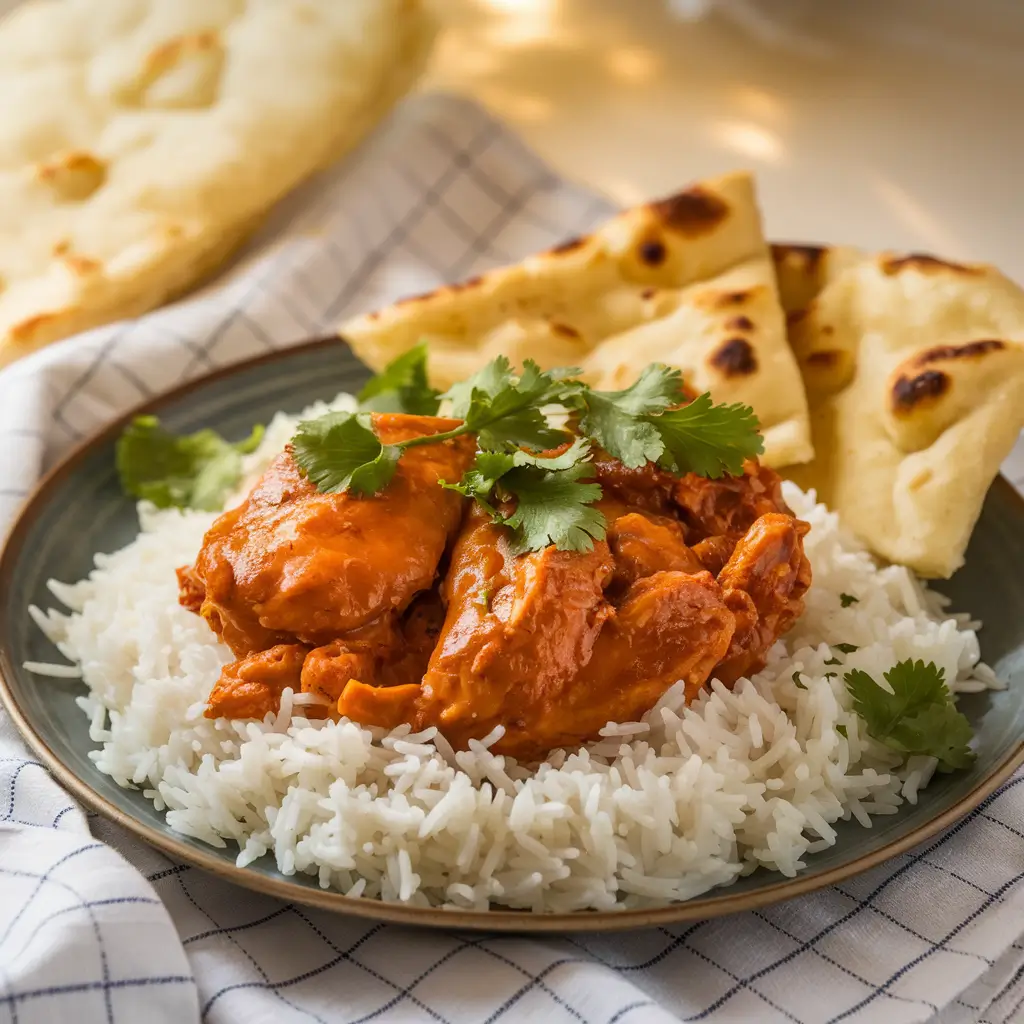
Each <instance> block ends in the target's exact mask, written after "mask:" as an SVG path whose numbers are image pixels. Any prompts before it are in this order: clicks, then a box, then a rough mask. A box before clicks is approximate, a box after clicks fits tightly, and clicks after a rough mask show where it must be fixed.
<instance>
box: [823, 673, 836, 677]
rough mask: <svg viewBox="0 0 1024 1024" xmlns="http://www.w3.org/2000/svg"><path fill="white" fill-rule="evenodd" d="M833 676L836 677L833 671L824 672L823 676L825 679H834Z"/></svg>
mask: <svg viewBox="0 0 1024 1024" xmlns="http://www.w3.org/2000/svg"><path fill="white" fill-rule="evenodd" d="M835 677H836V674H835V672H826V673H825V678H826V679H835Z"/></svg>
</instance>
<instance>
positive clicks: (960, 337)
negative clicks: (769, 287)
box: [774, 246, 1024, 577]
mask: <svg viewBox="0 0 1024 1024" xmlns="http://www.w3.org/2000/svg"><path fill="white" fill-rule="evenodd" d="M774 256H775V260H776V263H777V264H778V266H779V276H780V285H781V286H782V291H783V295H784V297H785V298H787V299H788V305H789V308H790V317H789V319H790V326H789V338H790V343H791V345H792V348H793V351H794V354H795V355H796V357H797V360H798V362H799V364H800V368H801V371H802V374H803V378H804V381H805V383H806V386H807V394H808V399H809V402H810V407H811V423H812V433H813V440H814V449H815V458H814V460H813V462H811V463H809V464H807V465H804V466H794V467H792V468H790V469H786V470H785V471H784V472H785V475H787V476H789V477H791V478H792V479H793V480H795V481H796V482H797V483H798V484H800V486H801V487H804V488H808V487H813V488H815V489H816V490H817V492H818V496H819V498H820V499H821V500H823V501H825V502H826V503H827V504H828V505H829V506H830V507H831V508H832V509H834V510H835V511H836V512H838V513H839V516H840V519H841V520H842V522H843V523H844V525H845V526H846V527H848V528H849V529H851V530H852V531H853V532H854V533H856V534H857V535H859V536H860V538H861V539H862V540H863V541H864V542H865V543H866V544H867V545H868V546H869V547H870V548H871V549H872V550H873V551H874V552H875V553H876V554H878V555H881V556H882V557H883V558H885V559H888V560H890V561H892V562H898V563H901V564H903V565H907V566H909V567H910V568H912V569H914V570H915V571H916V572H918V573H919V574H921V575H923V576H932V577H948V576H950V575H952V573H953V572H955V571H956V569H957V568H959V566H960V565H962V564H963V557H964V551H965V549H966V547H967V542H968V540H969V539H970V535H971V531H972V530H973V528H974V525H975V523H976V522H977V519H978V516H979V515H980V513H981V506H982V503H983V501H984V498H985V494H986V492H987V491H988V488H989V486H990V485H991V483H992V481H993V479H994V478H995V476H996V474H997V473H998V472H999V467H1000V465H1001V464H1002V462H1003V460H1004V459H1005V458H1006V456H1007V455H1008V454H1009V452H1010V450H1011V448H1012V447H1013V445H1014V443H1015V441H1016V439H1017V437H1018V435H1019V434H1020V431H1021V428H1022V427H1024V290H1022V289H1021V288H1020V287H1018V286H1017V285H1016V284H1015V283H1014V282H1012V281H1010V280H1009V279H1008V278H1006V277H1004V276H1003V275H1002V274H1000V273H999V272H998V271H997V270H995V269H994V268H993V267H989V266H984V265H964V264H958V263H950V262H947V261H944V260H940V259H936V258H934V257H931V256H925V255H919V254H912V255H894V254H882V255H880V256H867V257H865V256H863V255H858V254H857V253H856V252H855V251H854V250H849V249H841V250H833V249H821V250H815V249H814V248H808V247H786V246H778V247H776V249H775V252H774ZM801 260H805V261H806V262H805V263H804V264H803V266H802V269H801V266H800V265H799V264H800V261H801ZM787 275H789V276H788V282H787ZM801 288H802V289H803V291H802V292H801V290H800V289H801ZM801 303H802V308H800V304H801Z"/></svg>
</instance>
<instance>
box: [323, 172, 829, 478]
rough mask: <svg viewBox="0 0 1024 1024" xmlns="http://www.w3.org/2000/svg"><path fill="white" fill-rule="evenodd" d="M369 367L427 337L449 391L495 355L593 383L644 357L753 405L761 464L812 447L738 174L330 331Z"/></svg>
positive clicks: (764, 254)
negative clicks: (579, 374)
mask: <svg viewBox="0 0 1024 1024" xmlns="http://www.w3.org/2000/svg"><path fill="white" fill-rule="evenodd" d="M340 333H341V334H342V336H343V337H344V338H345V339H346V340H347V341H348V342H349V343H350V344H351V345H352V347H353V349H354V350H355V352H356V354H357V355H358V356H359V357H360V358H361V359H362V360H363V361H364V362H366V363H367V364H368V365H369V366H370V367H372V368H373V369H374V370H376V371H379V370H381V369H383V367H384V366H385V365H386V364H387V363H388V362H390V361H391V360H392V359H394V358H395V357H396V356H398V355H399V354H401V353H402V352H404V351H405V350H406V349H408V348H410V347H411V346H413V345H415V344H417V343H418V342H419V341H421V340H424V339H425V340H426V341H427V342H428V345H429V357H428V370H429V373H430V376H431V379H432V381H433V383H435V384H436V385H437V386H439V387H442V388H444V387H448V386H450V385H451V384H453V383H454V382H455V381H458V380H462V379H464V378H465V377H467V376H469V375H470V374H472V373H474V372H475V371H476V370H478V369H480V367H481V366H483V365H484V364H485V363H487V362H489V361H490V360H491V359H493V358H494V357H495V356H497V355H505V356H507V357H508V358H509V359H510V360H511V361H512V362H513V364H514V365H517V366H519V365H522V362H523V360H524V359H527V358H529V359H533V360H535V361H536V362H538V363H540V364H541V365H542V366H544V367H545V368H550V367H555V366H578V367H582V369H583V374H584V377H585V378H586V379H587V380H588V381H589V382H590V383H592V384H593V385H594V386H596V387H599V388H602V389H608V390H613V389H619V388H623V387H626V386H627V385H629V384H630V383H632V381H633V380H635V379H636V377H637V376H638V374H639V373H640V371H641V370H642V369H643V368H644V367H645V366H647V364H648V363H651V362H661V363H667V364H669V365H670V366H676V367H679V368H680V369H681V370H682V371H683V373H684V376H685V377H686V379H687V381H688V383H689V384H690V385H691V386H692V387H694V388H696V389H697V390H698V391H704V390H710V392H711V394H712V396H713V397H714V398H715V399H716V400H718V401H728V402H734V401H738V402H743V403H745V404H748V405H750V406H752V407H753V409H754V411H755V412H756V413H757V415H758V417H759V418H760V421H761V425H762V430H763V432H764V435H765V454H764V461H765V462H766V463H768V464H769V465H785V464H788V463H794V462H802V461H806V460H807V459H809V458H810V457H811V454H812V451H811V445H810V431H809V425H808V413H807V402H806V398H805V396H804V390H803V385H802V383H801V380H800V373H799V370H798V368H797V366H796V362H795V360H794V358H793V355H792V352H791V351H790V349H789V346H788V345H787V343H786V331H785V320H784V315H783V311H782V307H781V305H780V303H779V296H778V292H777V289H776V283H775V275H774V272H773V267H772V262H771V258H770V254H769V250H768V246H767V244H766V242H765V239H764V234H763V231H762V226H761V218H760V214H759V212H758V208H757V202H756V198H755V194H754V185H753V181H752V179H751V176H750V175H749V174H746V173H736V174H730V175H726V176H723V177H720V178H715V179H712V180H709V181H703V182H700V183H698V184H696V185H693V186H691V187H690V188H688V189H686V190H685V191H683V192H679V193H677V194H676V195H672V196H669V197H667V198H665V199H662V200H659V201H657V202H652V203H645V204H643V205H641V206H637V207H635V208H633V209H630V210H626V211H624V212H623V213H621V214H619V215H618V216H616V217H614V218H612V219H611V220H609V221H608V222H607V223H606V224H604V225H603V226H602V227H600V228H598V229H597V230H596V231H594V232H593V233H592V234H590V235H587V236H585V237H582V238H575V239H571V240H569V241H567V242H565V243H563V244H562V245H559V246H556V247H555V248H554V249H550V250H548V251H547V252H542V253H537V254H536V255H533V256H530V257H528V258H527V259H525V260H523V261H522V262H521V263H518V264H515V265H514V266H510V267H504V268H501V269H499V270H494V271H491V272H490V273H488V274H484V275H483V276H482V277H478V278H474V279H472V280H469V281H465V282H462V283H460V284H456V285H448V286H445V287H443V288H440V289H438V290H437V291H434V292H431V293H429V294H427V295H419V296H414V297H412V298H409V299H406V300H404V301H402V302H399V303H397V304H395V305H394V306H391V307H389V308H387V309H383V310H379V311H377V312H374V313H369V314H365V315H363V316H359V317H356V318H355V319H353V320H350V321H348V322H347V323H344V324H342V325H341V327H340Z"/></svg>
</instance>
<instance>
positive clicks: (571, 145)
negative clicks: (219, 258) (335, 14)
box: [423, 0, 1024, 281]
mask: <svg viewBox="0 0 1024 1024" xmlns="http://www.w3.org/2000/svg"><path fill="white" fill-rule="evenodd" d="M434 10H435V12H436V14H437V15H438V16H439V17H440V19H441V20H442V22H443V25H444V31H443V34H442V36H441V39H440V42H439V45H438V48H437V51H436V54H435V57H434V62H433V68H432V72H431V74H430V75H429V77H428V79H427V80H426V82H424V84H423V88H443V89H448V90H451V91H455V92H459V93H463V94H466V95H469V96H472V97H475V98H476V99H477V100H479V101H480V102H482V103H484V104H485V105H486V106H487V107H489V108H490V109H491V110H492V111H494V112H496V113H497V114H498V115H499V116H501V117H502V118H504V119H505V121H506V122H508V123H509V124H511V125H513V126H514V127H515V128H516V129H517V130H518V131H519V132H520V133H521V134H522V135H523V136H524V137H525V139H526V140H527V142H528V143H529V144H531V145H532V146H533V147H534V148H535V149H536V150H538V151H539V152H540V153H541V154H542V155H544V156H545V157H546V158H547V159H548V160H549V161H550V162H551V163H552V164H553V165H554V166H555V167H556V169H558V170H560V171H562V172H563V173H565V174H567V175H569V176H570V177H573V178H575V179H577V180H579V181H582V182H585V183H588V184H591V185H593V186H595V187H596V188H598V189H601V190H602V191H604V192H606V193H608V194H609V195H611V196H612V197H614V198H615V199H617V200H618V201H620V202H622V203H632V202H636V201H637V200H640V199H644V198H647V197H650V196H652V195H656V194H658V193H663V192H666V191H670V190H673V189H675V188H677V187H678V186H680V185H682V184H684V183H685V182H687V181H688V180H689V179H691V178H695V177H698V176H702V175H708V174H715V173H719V172H721V171H724V170H729V169H732V168H737V167H750V168H752V169H753V170H754V171H756V173H757V176H758V180H759V183H760V192H761V205H762V208H763V209H764V211H765V215H766V220H767V228H768V232H769V235H770V236H771V237H773V238H775V239H785V240H801V241H821V240H827V241H829V242H849V243H854V244H860V245H864V246H867V247H871V248H884V247H893V248H911V249H914V248H917V249H921V248H923V249H929V250H935V251H938V252H940V253H942V254H943V255H946V256H949V257H951V258H962V259H984V260H987V261H989V262H993V263H996V264H998V265H999V266H1000V267H1001V268H1002V269H1003V270H1004V271H1006V272H1007V273H1009V274H1010V275H1011V276H1013V277H1015V278H1016V279H1017V280H1018V281H1024V245H1022V237H1024V201H1022V198H1021V189H1022V182H1021V179H1022V173H1021V171H1022V167H1024V118H1022V117H1021V101H1022V100H1024V3H1021V2H1020V0H434Z"/></svg>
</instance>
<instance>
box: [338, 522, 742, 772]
mask: <svg viewBox="0 0 1024 1024" xmlns="http://www.w3.org/2000/svg"><path fill="white" fill-rule="evenodd" d="M605 511H606V515H610V512H611V509H608V508H606V509H605ZM610 517H611V516H610ZM641 521H642V522H643V523H644V524H646V525H645V526H640V522H641ZM659 530H660V531H662V532H663V538H664V539H666V542H667V540H668V538H672V536H673V535H672V531H671V530H670V529H669V528H668V527H666V526H664V525H659V524H658V523H656V522H651V521H650V520H649V519H647V518H646V517H645V516H643V515H638V514H634V513H628V514H627V515H625V516H620V517H618V518H615V519H613V526H612V531H611V535H612V536H613V538H614V539H613V545H614V544H616V543H618V544H619V545H620V547H621V545H622V543H623V542H624V541H627V542H630V543H632V542H637V544H636V547H637V548H638V550H639V552H640V555H641V556H642V555H643V553H644V542H645V543H647V545H648V546H649V545H650V541H651V539H652V538H654V537H657V535H658V531H659ZM640 538H643V542H641V541H640ZM673 539H675V540H676V541H678V538H673ZM686 551H687V549H686V548H685V545H682V543H681V541H678V546H677V548H676V550H675V551H674V552H673V551H672V550H671V549H669V550H667V551H666V552H665V553H664V555H663V557H662V558H658V559H656V560H655V561H656V564H654V565H650V564H645V559H644V558H643V557H633V558H632V559H631V560H630V561H629V564H628V566H627V568H626V573H627V574H628V575H629V576H631V577H632V582H631V583H629V585H628V586H627V589H626V590H625V593H624V595H623V597H622V599H621V601H620V602H619V603H618V605H617V606H613V605H612V604H611V603H610V602H609V600H608V599H607V597H606V594H605V590H606V588H607V587H608V585H609V583H610V582H611V579H612V575H613V573H614V571H615V560H614V558H613V557H612V549H610V548H609V547H608V545H606V544H604V543H601V542H597V543H595V545H594V548H593V550H592V551H589V552H573V551H556V550H555V549H554V548H553V547H549V548H545V549H544V550H543V551H539V552H533V553H531V554H528V555H520V556H516V555H513V554H512V553H511V550H510V547H509V544H508V539H507V538H506V537H504V536H503V531H502V529H501V528H500V527H496V526H494V525H493V524H492V523H490V521H489V520H488V518H487V517H486V515H485V514H484V513H483V512H482V511H481V510H479V509H474V510H473V511H472V512H471V513H470V515H469V517H468V521H467V524H466V526H465V528H464V530H463V533H462V534H461V536H460V538H459V540H458V542H457V544H456V546H455V550H454V552H453V555H452V564H451V569H450V571H449V576H448V582H447V585H446V590H447V593H448V616H447V619H446V621H445V626H444V630H443V632H442V634H441V637H440V640H439V642H438V645H437V647H436V649H435V651H434V655H433V657H432V658H431V660H430V664H429V666H428V668H427V672H426V674H425V675H424V677H423V681H422V683H421V684H420V685H419V686H416V685H407V686H402V687H395V688H390V689H389V688H374V687H372V686H367V685H365V684H362V683H349V685H348V686H347V687H346V688H345V691H344V693H343V694H342V697H341V700H340V701H339V703H338V710H339V711H340V712H341V713H342V714H344V715H348V716H349V717H353V718H359V720H361V721H366V722H369V723H370V724H374V725H382V726H388V727H393V726H394V725H397V724H398V723H399V722H403V721H408V722H411V723H412V725H413V727H414V728H416V729H422V728H426V727H428V726H431V725H434V726H437V727H438V728H439V729H440V730H441V731H442V732H443V733H444V735H445V736H446V738H447V739H448V740H449V742H451V743H453V744H454V745H456V746H458V747H464V746H465V745H466V744H467V743H468V741H469V740H470V739H472V738H477V739H479V738H481V737H483V736H485V735H486V734H487V733H489V732H490V731H491V730H492V729H493V728H494V727H495V726H497V725H502V726H504V728H505V735H504V736H503V737H502V738H501V740H499V741H498V743H496V744H495V746H494V749H495V750H496V751H498V752H500V753H507V754H512V755H514V756H516V757H520V758H525V759H537V758H541V757H543V756H544V755H545V754H546V753H547V752H548V751H549V750H551V749H552V748H553V747H559V746H570V747H571V746H578V745H579V744H580V743H582V742H584V741H586V740H587V739H592V738H593V737H594V736H596V735H597V733H598V732H599V731H600V729H601V728H602V727H603V726H604V725H606V724H607V723H608V722H610V721H624V720H633V719H635V718H638V717H640V716H641V715H643V714H644V713H646V712H647V711H648V710H650V708H651V706H652V705H653V704H654V703H655V702H656V701H657V700H658V698H659V697H660V696H661V695H662V694H663V693H664V692H665V690H666V689H668V687H669V686H671V685H672V684H673V683H674V682H676V681H677V680H680V679H682V680H685V681H686V683H687V685H688V688H689V689H691V690H693V691H695V690H696V689H697V688H699V687H700V686H701V685H702V684H703V683H704V681H705V680H706V679H707V677H708V675H709V673H710V672H711V670H712V668H713V667H714V666H715V664H716V663H717V662H718V661H719V660H720V659H721V658H722V657H723V656H724V655H725V653H726V651H727V649H728V647H729V643H730V640H731V639H732V634H733V630H734V625H735V622H734V616H733V614H732V612H731V611H729V609H728V608H727V607H726V605H725V602H724V599H723V595H722V592H721V588H720V587H719V586H718V584H716V583H715V581H714V578H713V577H712V576H711V574H710V573H708V572H705V571H702V570H700V569H699V565H698V566H697V568H698V572H697V573H696V574H695V575H694V574H690V573H687V572H684V571H679V570H678V569H676V570H672V569H668V570H666V569H664V568H662V564H663V563H664V562H665V561H668V562H670V563H671V562H672V561H673V559H675V560H677V561H682V562H683V563H684V564H686V565H687V566H688V567H689V565H690V562H689V559H688V557H687V554H686ZM647 553H648V554H651V551H650V550H648V552H647ZM693 561H694V563H695V562H696V560H695V559H694V560H693Z"/></svg>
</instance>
